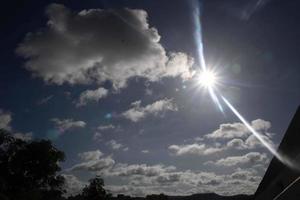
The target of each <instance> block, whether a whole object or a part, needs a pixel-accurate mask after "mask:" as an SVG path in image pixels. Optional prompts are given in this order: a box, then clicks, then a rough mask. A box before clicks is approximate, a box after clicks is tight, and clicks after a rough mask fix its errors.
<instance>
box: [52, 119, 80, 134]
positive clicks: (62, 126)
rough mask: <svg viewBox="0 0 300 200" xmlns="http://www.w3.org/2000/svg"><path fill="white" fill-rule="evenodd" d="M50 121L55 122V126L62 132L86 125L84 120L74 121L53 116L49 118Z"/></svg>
mask: <svg viewBox="0 0 300 200" xmlns="http://www.w3.org/2000/svg"><path fill="white" fill-rule="evenodd" d="M51 121H52V122H54V123H55V126H56V128H57V129H59V131H60V132H62V133H63V132H65V131H67V130H69V129H73V128H84V127H85V126H86V123H85V122H84V121H75V120H73V119H58V118H53V119H51Z"/></svg>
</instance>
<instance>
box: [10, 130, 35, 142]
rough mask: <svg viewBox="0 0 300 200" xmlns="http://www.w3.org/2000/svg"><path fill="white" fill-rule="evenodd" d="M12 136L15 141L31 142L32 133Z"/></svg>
mask: <svg viewBox="0 0 300 200" xmlns="http://www.w3.org/2000/svg"><path fill="white" fill-rule="evenodd" d="M13 136H14V137H15V138H17V139H20V140H24V141H30V140H32V137H33V135H32V132H29V133H13Z"/></svg>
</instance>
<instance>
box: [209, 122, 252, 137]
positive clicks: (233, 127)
mask: <svg viewBox="0 0 300 200" xmlns="http://www.w3.org/2000/svg"><path fill="white" fill-rule="evenodd" d="M249 134H250V132H249V130H248V129H247V127H245V125H244V124H242V123H239V122H236V123H232V124H229V123H228V124H221V125H220V127H219V129H217V130H215V131H214V132H212V133H210V134H207V135H205V137H207V138H214V139H215V138H236V137H239V138H243V137H246V136H248V135H249Z"/></svg>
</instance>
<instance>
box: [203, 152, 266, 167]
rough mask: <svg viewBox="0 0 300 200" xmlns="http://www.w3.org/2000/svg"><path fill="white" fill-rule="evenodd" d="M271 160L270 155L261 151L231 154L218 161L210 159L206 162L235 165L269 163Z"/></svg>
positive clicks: (209, 163) (218, 164)
mask: <svg viewBox="0 0 300 200" xmlns="http://www.w3.org/2000/svg"><path fill="white" fill-rule="evenodd" d="M268 161H269V159H268V157H267V155H266V154H264V153H259V152H250V153H247V154H245V155H242V156H229V157H226V158H222V159H220V160H217V161H208V162H206V164H208V165H217V166H227V167H230V166H235V165H244V164H252V165H254V164H259V163H263V164H265V163H267V162H268Z"/></svg>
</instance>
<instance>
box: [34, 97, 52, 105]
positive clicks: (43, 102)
mask: <svg viewBox="0 0 300 200" xmlns="http://www.w3.org/2000/svg"><path fill="white" fill-rule="evenodd" d="M53 97H54V95H49V96H47V97H44V98H42V99H40V100H39V101H38V102H37V104H38V105H43V104H47V103H48V102H49V101H50V100H51V99H52V98H53Z"/></svg>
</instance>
